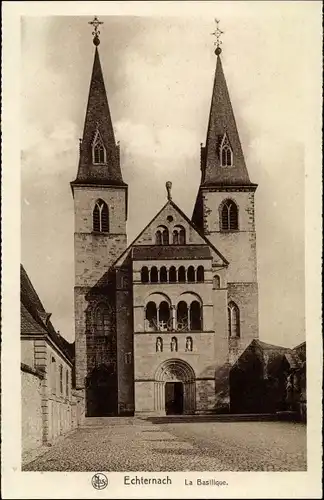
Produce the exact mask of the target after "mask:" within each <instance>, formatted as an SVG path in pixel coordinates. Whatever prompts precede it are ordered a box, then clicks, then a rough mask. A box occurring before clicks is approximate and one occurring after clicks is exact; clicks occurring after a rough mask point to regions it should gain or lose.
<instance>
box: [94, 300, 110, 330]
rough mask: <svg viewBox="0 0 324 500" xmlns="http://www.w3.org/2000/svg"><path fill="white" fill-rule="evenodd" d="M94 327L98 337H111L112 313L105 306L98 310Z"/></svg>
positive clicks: (100, 306) (102, 305)
mask: <svg viewBox="0 0 324 500" xmlns="http://www.w3.org/2000/svg"><path fill="white" fill-rule="evenodd" d="M94 327H95V333H96V334H97V335H109V333H110V331H111V313H110V310H109V308H108V307H107V306H106V305H105V304H101V305H99V306H98V307H97V309H96V313H95V325H94Z"/></svg>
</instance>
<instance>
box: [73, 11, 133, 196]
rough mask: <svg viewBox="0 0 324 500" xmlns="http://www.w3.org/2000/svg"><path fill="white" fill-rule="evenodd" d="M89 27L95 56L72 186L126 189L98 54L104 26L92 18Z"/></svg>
mask: <svg viewBox="0 0 324 500" xmlns="http://www.w3.org/2000/svg"><path fill="white" fill-rule="evenodd" d="M89 24H91V25H92V26H93V27H94V31H93V32H92V34H93V44H94V45H95V53H94V62H93V68H92V75H91V81H90V90H89V97H88V106H87V111H86V116H85V122H84V129H83V137H82V140H81V141H80V148H79V150H80V158H79V168H78V174H77V178H76V180H75V181H74V182H73V183H72V185H73V184H80V183H81V184H100V185H107V186H109V185H112V186H116V185H119V186H125V183H124V182H123V179H122V173H121V169H120V158H119V145H118V144H116V141H115V135H114V129H113V126H112V121H111V116H110V110H109V105H108V100H107V94H106V89H105V83H104V78H103V74H102V69H101V64H100V57H99V51H98V46H99V44H100V38H99V35H100V31H98V26H99V25H100V24H103V23H102V22H101V21H98V19H97V17H95V18H94V20H93V21H92V22H90V23H89Z"/></svg>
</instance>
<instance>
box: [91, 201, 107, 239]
mask: <svg viewBox="0 0 324 500" xmlns="http://www.w3.org/2000/svg"><path fill="white" fill-rule="evenodd" d="M93 230H94V231H95V232H98V233H108V232H109V212H108V206H107V203H105V202H104V201H103V200H98V201H97V202H96V204H95V207H94V209H93Z"/></svg>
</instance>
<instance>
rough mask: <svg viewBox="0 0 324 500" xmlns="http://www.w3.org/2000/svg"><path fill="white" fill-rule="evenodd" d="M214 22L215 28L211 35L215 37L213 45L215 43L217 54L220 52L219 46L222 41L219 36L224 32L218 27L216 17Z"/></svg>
mask: <svg viewBox="0 0 324 500" xmlns="http://www.w3.org/2000/svg"><path fill="white" fill-rule="evenodd" d="M215 23H216V29H215V31H214V32H213V33H211V35H213V36H215V37H216V40H215V42H214V45H216V50H215V53H216V54H217V55H218V54H220V53H221V51H222V49H221V48H220V45H221V44H222V43H223V42H222V41H221V40H220V37H221V36H222V35H223V34H224V31H221V30H220V29H219V26H218V25H219V20H218V19H215Z"/></svg>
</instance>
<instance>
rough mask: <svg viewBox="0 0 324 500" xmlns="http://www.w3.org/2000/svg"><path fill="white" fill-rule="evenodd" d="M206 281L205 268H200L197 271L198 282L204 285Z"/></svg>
mask: <svg viewBox="0 0 324 500" xmlns="http://www.w3.org/2000/svg"><path fill="white" fill-rule="evenodd" d="M204 280H205V271H204V267H203V266H198V269H197V281H198V282H199V283H203V282H204Z"/></svg>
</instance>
